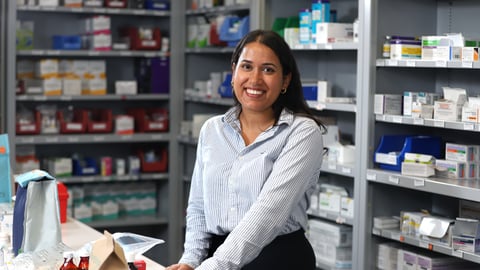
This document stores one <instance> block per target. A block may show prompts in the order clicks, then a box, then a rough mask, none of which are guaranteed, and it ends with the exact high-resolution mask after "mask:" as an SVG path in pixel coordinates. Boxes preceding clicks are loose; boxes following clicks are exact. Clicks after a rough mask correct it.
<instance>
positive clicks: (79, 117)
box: [57, 110, 88, 133]
mask: <svg viewBox="0 0 480 270" xmlns="http://www.w3.org/2000/svg"><path fill="white" fill-rule="evenodd" d="M57 118H58V122H59V123H60V133H85V131H86V130H87V122H88V113H87V111H85V110H73V121H71V122H67V121H65V118H64V115H63V111H62V110H60V111H57Z"/></svg>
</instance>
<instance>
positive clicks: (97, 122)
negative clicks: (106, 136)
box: [87, 109, 113, 133]
mask: <svg viewBox="0 0 480 270" xmlns="http://www.w3.org/2000/svg"><path fill="white" fill-rule="evenodd" d="M89 115H90V118H89V119H88V122H87V132H89V133H110V132H112V128H113V127H112V124H113V114H112V110H111V109H93V110H90V112H89Z"/></svg>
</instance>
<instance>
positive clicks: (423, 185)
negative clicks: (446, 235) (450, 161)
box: [365, 169, 480, 202]
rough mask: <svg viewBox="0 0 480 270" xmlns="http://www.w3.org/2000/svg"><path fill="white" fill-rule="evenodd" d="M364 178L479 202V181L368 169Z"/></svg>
mask: <svg viewBox="0 0 480 270" xmlns="http://www.w3.org/2000/svg"><path fill="white" fill-rule="evenodd" d="M365 177H366V179H367V180H368V181H370V182H376V183H382V184H388V185H394V186H397V187H403V188H409V189H414V190H419V191H424V192H428V193H434V194H440V195H445V196H450V197H456V198H459V199H465V200H471V201H476V202H480V181H478V179H446V178H425V177H414V176H406V175H402V174H400V173H399V172H393V171H385V170H378V169H368V170H367V175H366V176H365Z"/></svg>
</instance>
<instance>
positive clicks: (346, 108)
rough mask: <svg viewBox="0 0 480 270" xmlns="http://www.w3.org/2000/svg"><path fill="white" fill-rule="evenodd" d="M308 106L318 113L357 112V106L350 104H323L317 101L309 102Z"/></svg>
mask: <svg viewBox="0 0 480 270" xmlns="http://www.w3.org/2000/svg"><path fill="white" fill-rule="evenodd" d="M307 104H308V106H309V107H310V108H312V109H314V110H318V111H323V110H327V111H338V112H356V111H357V105H356V104H350V103H323V102H317V101H311V100H307Z"/></svg>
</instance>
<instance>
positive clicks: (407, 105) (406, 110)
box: [403, 91, 418, 116]
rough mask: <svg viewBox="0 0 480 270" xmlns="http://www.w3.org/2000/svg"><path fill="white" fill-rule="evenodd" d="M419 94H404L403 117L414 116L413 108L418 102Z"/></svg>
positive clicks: (408, 92) (406, 92) (407, 92)
mask: <svg viewBox="0 0 480 270" xmlns="http://www.w3.org/2000/svg"><path fill="white" fill-rule="evenodd" d="M417 96H418V93H416V92H411V91H405V92H403V115H405V116H411V115H412V106H413V103H414V102H416V101H417Z"/></svg>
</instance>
